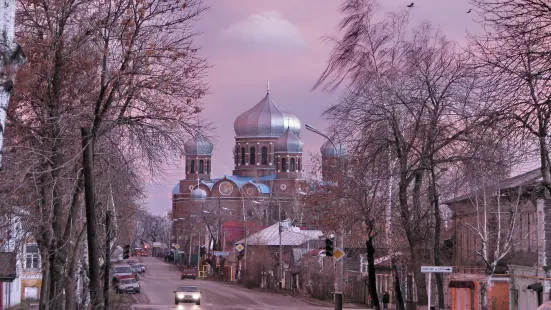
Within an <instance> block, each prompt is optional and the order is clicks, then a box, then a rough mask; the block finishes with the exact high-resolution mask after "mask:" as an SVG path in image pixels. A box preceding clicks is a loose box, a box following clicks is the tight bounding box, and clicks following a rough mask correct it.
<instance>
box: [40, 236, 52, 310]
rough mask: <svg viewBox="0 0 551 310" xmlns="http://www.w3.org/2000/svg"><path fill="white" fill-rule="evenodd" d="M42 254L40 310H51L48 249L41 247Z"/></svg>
mask: <svg viewBox="0 0 551 310" xmlns="http://www.w3.org/2000/svg"><path fill="white" fill-rule="evenodd" d="M40 251H41V253H42V255H41V256H42V286H41V287H40V301H39V303H38V309H39V310H49V309H50V303H49V301H50V298H49V296H50V260H49V259H46V258H47V257H48V256H47V255H48V249H47V247H45V246H41V247H40Z"/></svg>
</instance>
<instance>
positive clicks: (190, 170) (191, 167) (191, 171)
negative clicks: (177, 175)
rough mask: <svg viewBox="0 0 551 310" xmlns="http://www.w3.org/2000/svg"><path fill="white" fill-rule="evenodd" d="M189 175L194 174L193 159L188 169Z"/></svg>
mask: <svg viewBox="0 0 551 310" xmlns="http://www.w3.org/2000/svg"><path fill="white" fill-rule="evenodd" d="M189 173H195V159H192V160H191V165H190V167H189Z"/></svg>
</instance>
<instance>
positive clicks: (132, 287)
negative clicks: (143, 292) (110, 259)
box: [116, 279, 140, 294]
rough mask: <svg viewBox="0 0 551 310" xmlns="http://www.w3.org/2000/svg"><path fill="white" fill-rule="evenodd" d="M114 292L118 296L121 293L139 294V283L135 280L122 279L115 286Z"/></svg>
mask: <svg viewBox="0 0 551 310" xmlns="http://www.w3.org/2000/svg"><path fill="white" fill-rule="evenodd" d="M116 292H117V293H118V294H122V293H130V294H132V293H137V294H139V293H140V282H138V281H136V279H122V280H120V282H119V283H118V284H117V290H116Z"/></svg>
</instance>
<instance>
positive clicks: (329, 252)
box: [325, 238, 333, 256]
mask: <svg viewBox="0 0 551 310" xmlns="http://www.w3.org/2000/svg"><path fill="white" fill-rule="evenodd" d="M325 256H333V240H331V239H330V238H325Z"/></svg>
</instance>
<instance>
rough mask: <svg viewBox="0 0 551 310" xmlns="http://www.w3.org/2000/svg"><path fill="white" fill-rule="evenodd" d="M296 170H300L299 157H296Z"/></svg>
mask: <svg viewBox="0 0 551 310" xmlns="http://www.w3.org/2000/svg"><path fill="white" fill-rule="evenodd" d="M297 171H298V172H300V171H301V170H300V158H297Z"/></svg>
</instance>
